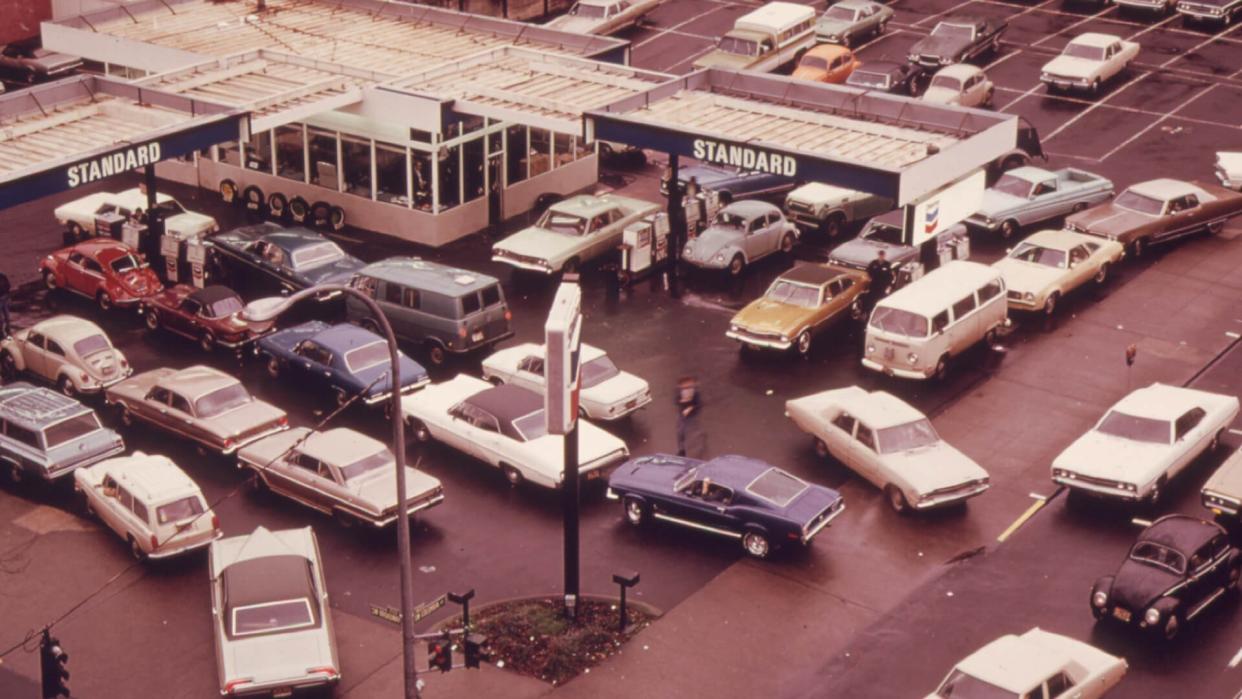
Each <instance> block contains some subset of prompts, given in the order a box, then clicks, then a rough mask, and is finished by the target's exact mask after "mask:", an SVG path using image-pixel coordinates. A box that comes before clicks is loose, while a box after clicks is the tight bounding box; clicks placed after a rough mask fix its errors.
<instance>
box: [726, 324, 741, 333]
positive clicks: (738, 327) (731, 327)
mask: <svg viewBox="0 0 1242 699" xmlns="http://www.w3.org/2000/svg"><path fill="white" fill-rule="evenodd" d="M741 329H742V328H741V326H739V325H730V326H729V330H732V331H733V332H737V331H739V330H741Z"/></svg>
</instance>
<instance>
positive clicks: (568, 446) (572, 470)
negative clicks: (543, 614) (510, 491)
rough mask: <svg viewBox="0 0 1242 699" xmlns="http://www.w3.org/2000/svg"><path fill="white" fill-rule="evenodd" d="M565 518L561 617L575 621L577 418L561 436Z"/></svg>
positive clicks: (576, 582) (576, 576)
mask: <svg viewBox="0 0 1242 699" xmlns="http://www.w3.org/2000/svg"><path fill="white" fill-rule="evenodd" d="M561 498H562V504H561V509H562V510H563V511H564V514H565V616H567V617H569V618H570V619H577V618H578V418H577V416H575V417H574V424H573V427H571V428H570V429H569V434H567V435H565V481H564V482H563V483H562V484H561Z"/></svg>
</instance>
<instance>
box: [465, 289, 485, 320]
mask: <svg viewBox="0 0 1242 699" xmlns="http://www.w3.org/2000/svg"><path fill="white" fill-rule="evenodd" d="M481 308H482V306H480V305H479V295H478V294H467V295H465V296H463V297H461V314H462V315H464V316H468V315H470V314H471V313H477V312H478V311H479V309H481Z"/></svg>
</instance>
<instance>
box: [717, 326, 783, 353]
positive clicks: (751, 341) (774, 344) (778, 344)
mask: <svg viewBox="0 0 1242 699" xmlns="http://www.w3.org/2000/svg"><path fill="white" fill-rule="evenodd" d="M725 337H727V338H729V339H731V340H737V341H738V342H741V343H743V344H747V345H755V346H756V347H767V348H768V349H774V350H787V349H789V348H790V347H793V341H792V340H791V341H789V342H782V341H781V340H766V339H763V338H760V337H756V336H754V335H751V334H750V333H748V332H746V331H745V330H743V331H740V332H734V331H732V330H726V331H725Z"/></svg>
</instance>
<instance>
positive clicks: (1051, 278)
mask: <svg viewBox="0 0 1242 699" xmlns="http://www.w3.org/2000/svg"><path fill="white" fill-rule="evenodd" d="M992 266H993V267H995V268H996V269H998V270H1000V273H1001V276H1002V277H1004V278H1005V286H1006V287H1007V288H1008V289H1009V290H1010V291H1018V292H1022V293H1026V292H1028V291H1029V292H1031V293H1032V294H1038V293H1039V292H1041V291H1043V290H1044V289H1047V288H1048V287H1049V286H1052V285H1053V284H1055V283H1056V282H1057V280H1058V279H1060V278H1061V276H1062V275H1063V274H1065V270H1063V269H1055V268H1052V267H1048V266H1046V265H1039V264H1035V263H1034V262H1023V261H1022V260H1015V259H1013V258H1012V257H1002V258H1001V259H1000V260H997V261H996V263H995V264H993V265H992Z"/></svg>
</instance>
